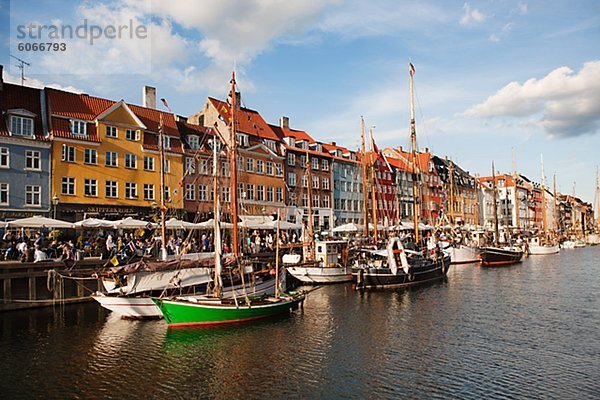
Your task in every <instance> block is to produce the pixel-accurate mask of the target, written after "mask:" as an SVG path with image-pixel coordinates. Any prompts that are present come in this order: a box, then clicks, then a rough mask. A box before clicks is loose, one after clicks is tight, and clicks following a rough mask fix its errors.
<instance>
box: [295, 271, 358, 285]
mask: <svg viewBox="0 0 600 400" xmlns="http://www.w3.org/2000/svg"><path fill="white" fill-rule="evenodd" d="M287 270H288V272H289V273H290V275H292V276H293V277H294V278H296V279H298V280H299V281H300V282H302V283H308V284H315V283H319V284H320V283H341V282H350V281H352V268H349V267H287Z"/></svg>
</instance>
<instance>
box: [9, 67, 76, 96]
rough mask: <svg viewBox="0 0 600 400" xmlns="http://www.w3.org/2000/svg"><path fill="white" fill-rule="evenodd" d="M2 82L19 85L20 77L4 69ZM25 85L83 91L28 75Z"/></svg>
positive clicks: (74, 91)
mask: <svg viewBox="0 0 600 400" xmlns="http://www.w3.org/2000/svg"><path fill="white" fill-rule="evenodd" d="M4 82H8V83H14V84H15V85H20V84H21V77H20V76H14V75H11V74H9V73H8V72H6V71H5V72H4ZM25 86H29V87H34V88H38V89H42V88H44V87H51V88H54V89H59V90H64V91H66V92H73V93H83V90H81V89H79V88H76V87H75V86H62V85H59V84H58V83H50V84H46V83H44V82H43V81H41V80H39V79H36V78H28V77H26V78H25Z"/></svg>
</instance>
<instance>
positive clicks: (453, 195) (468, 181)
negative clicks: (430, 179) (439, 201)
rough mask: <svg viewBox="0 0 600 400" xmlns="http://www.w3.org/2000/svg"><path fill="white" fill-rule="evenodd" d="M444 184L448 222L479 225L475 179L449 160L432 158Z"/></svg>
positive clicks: (444, 202) (444, 201)
mask: <svg viewBox="0 0 600 400" xmlns="http://www.w3.org/2000/svg"><path fill="white" fill-rule="evenodd" d="M432 161H433V164H434V166H435V169H436V171H437V174H438V175H439V177H440V179H441V181H442V184H443V188H444V189H443V199H444V200H443V204H444V212H445V214H446V216H447V217H448V220H447V222H449V223H451V224H456V225H470V226H475V225H477V218H478V216H477V190H476V185H475V178H474V177H472V176H471V175H470V174H469V173H468V172H467V171H465V170H463V169H462V168H460V167H459V166H458V165H457V164H456V163H455V162H453V161H452V160H449V159H448V158H441V157H438V156H433V157H432Z"/></svg>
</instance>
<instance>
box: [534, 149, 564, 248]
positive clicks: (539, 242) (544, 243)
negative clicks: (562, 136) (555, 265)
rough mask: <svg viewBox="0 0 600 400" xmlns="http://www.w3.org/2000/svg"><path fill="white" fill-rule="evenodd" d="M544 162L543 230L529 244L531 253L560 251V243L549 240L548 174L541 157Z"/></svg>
mask: <svg viewBox="0 0 600 400" xmlns="http://www.w3.org/2000/svg"><path fill="white" fill-rule="evenodd" d="M541 163H542V232H541V235H540V236H536V237H533V238H531V240H530V242H529V245H528V246H527V252H528V253H529V255H532V256H533V255H548V254H556V253H558V252H559V251H560V246H559V245H558V243H552V241H549V240H548V232H547V228H546V226H547V216H546V176H545V175H544V159H543V157H542V158H541Z"/></svg>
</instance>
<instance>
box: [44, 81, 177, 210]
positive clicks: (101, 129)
mask: <svg viewBox="0 0 600 400" xmlns="http://www.w3.org/2000/svg"><path fill="white" fill-rule="evenodd" d="M144 90H145V91H144V106H143V107H141V106H137V105H131V104H127V103H125V102H124V101H123V100H120V101H113V100H108V99H103V98H99V97H93V96H89V95H87V94H75V93H70V92H64V91H61V90H56V89H50V88H48V89H46V104H47V106H48V115H49V133H50V134H51V137H52V140H53V145H52V180H51V191H52V196H53V197H54V198H55V199H56V200H57V201H56V203H57V204H56V209H57V218H59V219H64V220H68V221H76V220H81V219H84V218H88V217H100V218H107V219H119V218H124V217H127V216H132V217H140V218H144V217H147V216H148V215H152V214H157V213H158V212H159V208H160V206H161V203H162V201H161V197H160V196H161V193H160V187H161V172H164V177H165V180H164V182H165V187H164V193H163V194H162V195H163V196H164V204H165V207H166V208H167V210H168V212H169V214H170V215H176V214H177V213H178V212H181V210H182V209H183V190H182V188H181V187H180V183H181V179H182V176H183V171H182V166H183V160H182V159H183V149H182V146H181V141H180V136H179V131H178V129H177V125H176V123H175V118H174V116H173V114H171V113H167V112H162V111H159V110H156V109H155V106H156V99H155V93H156V92H155V89H154V88H150V87H146V88H145V89H144ZM161 129H162V131H163V135H162V136H163V148H164V165H163V166H162V168H161V165H160V151H159V139H158V138H159V131H160V130H161Z"/></svg>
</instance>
